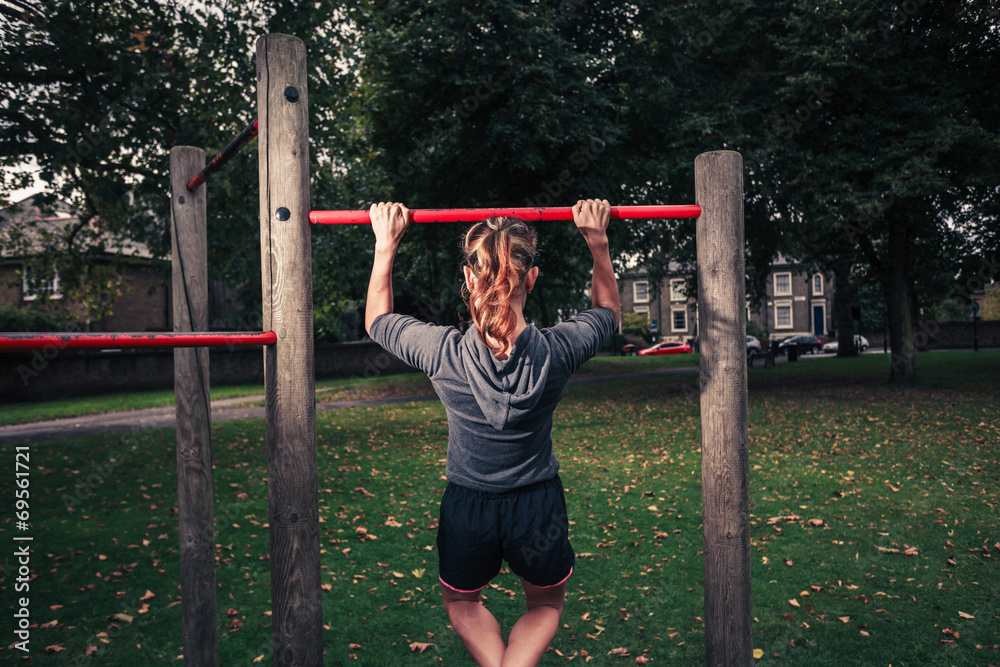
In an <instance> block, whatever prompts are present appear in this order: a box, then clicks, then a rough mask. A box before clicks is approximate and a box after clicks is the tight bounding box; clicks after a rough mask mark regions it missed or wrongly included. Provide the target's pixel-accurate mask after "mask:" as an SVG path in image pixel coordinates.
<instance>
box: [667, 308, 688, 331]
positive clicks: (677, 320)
mask: <svg viewBox="0 0 1000 667" xmlns="http://www.w3.org/2000/svg"><path fill="white" fill-rule="evenodd" d="M687 328H688V318H687V309H686V308H673V309H671V311H670V330H671V331H687Z"/></svg>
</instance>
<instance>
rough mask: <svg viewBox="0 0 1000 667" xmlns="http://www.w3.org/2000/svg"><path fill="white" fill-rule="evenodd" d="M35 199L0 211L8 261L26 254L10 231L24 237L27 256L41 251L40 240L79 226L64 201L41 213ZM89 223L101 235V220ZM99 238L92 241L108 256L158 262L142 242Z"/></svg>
mask: <svg viewBox="0 0 1000 667" xmlns="http://www.w3.org/2000/svg"><path fill="white" fill-rule="evenodd" d="M36 197H38V195H32V196H30V197H26V198H24V199H22V200H21V201H19V202H17V203H15V204H13V205H11V206H9V207H7V208H6V209H4V210H3V211H0V257H3V258H7V259H9V258H14V257H20V256H23V255H24V254H26V253H25V252H24V243H15V242H14V240H13V239H12V236H11V234H12V232H15V231H16V232H19V233H22V234H24V236H25V242H27V244H28V247H27V254H31V253H32V252H40V251H41V249H42V246H43V240H44V239H45V238H46V237H47V236H48V237H56V238H58V237H59V236H66V235H68V234H69V233H70V232H71V230H72V229H73V228H74V227H76V226H78V225H79V224H80V218H79V217H78V216H77V215H76V213H75V211H73V209H72V207H71V206H70V205H69V204H68V203H67V202H65V201H62V200H56V201H55V202H54V203H53V204H51V205H49V206H46V207H45V209H44V210H43V209H42V208H41V206H38V205H36V203H35V199H36ZM88 224H89V226H90V229H91V230H93V231H94V232H97V233H98V235H100V218H94V219H92V220H91V221H90V222H89V223H88ZM98 239H99V240H100V241H98V240H96V239H95V241H94V242H95V243H97V242H103V246H104V251H105V252H106V253H108V254H114V255H125V256H127V257H136V258H140V259H157V258H156V257H155V256H154V255H153V253H152V252H151V251H150V250H149V247H148V246H147V245H146V244H144V243H140V242H138V241H131V240H126V241H124V242H121V241H120V240H117V239H113V238H112V237H111V236H110V235H104V238H100V236H98ZM163 259H168V258H163Z"/></svg>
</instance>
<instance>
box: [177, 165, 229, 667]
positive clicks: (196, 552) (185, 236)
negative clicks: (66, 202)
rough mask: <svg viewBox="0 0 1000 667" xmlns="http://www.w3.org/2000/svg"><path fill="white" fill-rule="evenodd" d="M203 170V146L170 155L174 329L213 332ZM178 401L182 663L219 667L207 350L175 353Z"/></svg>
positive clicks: (199, 666) (199, 348)
mask: <svg viewBox="0 0 1000 667" xmlns="http://www.w3.org/2000/svg"><path fill="white" fill-rule="evenodd" d="M204 166H205V151H203V150H202V149H200V148H193V147H191V146H176V147H174V148H172V149H171V150H170V197H171V203H170V252H171V263H172V264H173V302H174V331H207V330H208V240H207V224H206V209H205V188H204V187H202V188H198V189H197V190H196V191H194V192H189V191H188V189H187V188H186V187H185V184H186V183H187V182H188V180H189V179H190V178H191V177H193V176H194V175H195V174H197V173H198V172H199V171H200V170H201V169H202V167H204ZM174 396H175V398H174V402H175V404H176V406H177V508H178V519H179V524H180V564H181V614H182V621H181V622H182V624H183V637H184V665H185V667H189V666H190V667H202V666H203V665H211V666H213V667H214V666H215V665H218V664H219V662H218V654H219V651H218V630H217V624H216V618H215V611H216V608H215V557H214V554H215V552H214V548H215V527H214V520H213V506H212V435H211V429H212V422H211V408H210V404H209V380H208V348H206V347H188V348H176V349H174Z"/></svg>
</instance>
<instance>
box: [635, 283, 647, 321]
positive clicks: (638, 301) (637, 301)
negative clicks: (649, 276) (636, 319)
mask: <svg viewBox="0 0 1000 667" xmlns="http://www.w3.org/2000/svg"><path fill="white" fill-rule="evenodd" d="M640 284H641V285H645V286H646V298H645V299H640V298H639V290H638V287H639V285H640ZM632 303H649V281H648V280H636V281H635V282H634V283H632ZM637 312H638V311H637ZM646 312H647V313H648V312H649V311H646Z"/></svg>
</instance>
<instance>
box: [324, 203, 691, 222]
mask: <svg viewBox="0 0 1000 667" xmlns="http://www.w3.org/2000/svg"><path fill="white" fill-rule="evenodd" d="M700 215H701V206H612V207H611V219H612V220H627V219H633V220H635V219H638V220H644V219H651V218H697V217H698V216H700ZM495 216H499V217H505V218H519V219H521V220H529V221H531V222H535V221H539V220H572V219H573V209H572V208H570V207H569V206H562V207H551V208H427V209H416V210H412V211H410V219H411V220H412V221H413V222H478V221H480V220H485V219H486V218H492V217H495ZM309 222H311V223H313V224H317V225H359V224H360V225H364V224H371V219H370V218H369V217H368V211H310V212H309Z"/></svg>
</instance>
